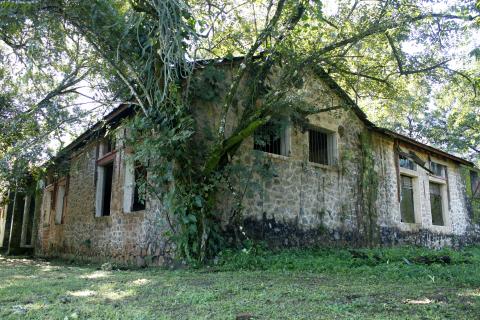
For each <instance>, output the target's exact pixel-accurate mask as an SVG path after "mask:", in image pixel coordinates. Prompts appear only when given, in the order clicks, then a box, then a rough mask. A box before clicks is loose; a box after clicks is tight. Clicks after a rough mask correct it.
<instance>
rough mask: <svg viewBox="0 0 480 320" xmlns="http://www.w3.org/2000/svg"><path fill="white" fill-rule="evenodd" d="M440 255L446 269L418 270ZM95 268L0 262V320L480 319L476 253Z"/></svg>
mask: <svg viewBox="0 0 480 320" xmlns="http://www.w3.org/2000/svg"><path fill="white" fill-rule="evenodd" d="M419 256H422V257H428V259H425V258H418V257H419ZM442 256H448V257H450V258H451V261H450V263H449V264H445V263H433V264H431V265H425V264H422V263H421V262H424V261H425V260H428V261H430V260H438V259H436V258H439V257H442ZM438 261H440V260H438ZM98 269H99V268H98V265H72V264H67V263H66V262H60V261H52V262H46V261H42V260H30V259H21V258H9V257H1V256H0V319H235V318H236V316H237V315H239V314H242V313H247V314H250V315H252V316H254V317H255V319H476V318H478V317H480V248H479V247H472V248H468V249H465V250H463V251H452V250H443V251H430V250H426V249H418V248H395V249H375V250H360V251H354V252H351V251H348V250H340V249H330V250H326V249H323V250H321V249H319V250H287V251H282V252H277V253H272V252H267V251H264V250H261V249H258V248H254V249H251V250H250V251H247V252H240V253H234V252H224V253H223V254H222V255H221V256H220V258H219V259H218V261H217V263H216V264H215V265H212V266H210V267H205V268H201V269H195V270H175V271H172V270H164V269H160V268H148V269H142V270H139V269H137V270H123V271H121V270H114V271H102V270H98Z"/></svg>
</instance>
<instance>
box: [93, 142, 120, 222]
mask: <svg viewBox="0 0 480 320" xmlns="http://www.w3.org/2000/svg"><path fill="white" fill-rule="evenodd" d="M115 143H116V140H115ZM107 144H108V141H106V140H103V141H102V142H101V143H100V145H99V155H98V159H97V162H98V161H101V160H102V158H106V157H107V156H111V155H112V154H114V153H116V146H114V149H113V150H112V151H110V152H108V153H107V152H106V150H107ZM113 157H115V156H113ZM110 163H112V165H113V172H112V191H111V194H110V212H109V214H108V215H106V214H105V212H103V198H104V193H105V183H106V180H105V178H106V177H105V174H106V172H105V166H106V165H110ZM114 175H115V159H113V160H112V162H108V163H104V164H97V181H96V188H95V217H97V218H99V217H105V216H110V215H111V211H112V210H111V205H112V199H113V192H114V190H113V189H114V185H113V182H114Z"/></svg>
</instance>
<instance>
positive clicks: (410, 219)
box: [400, 176, 415, 223]
mask: <svg viewBox="0 0 480 320" xmlns="http://www.w3.org/2000/svg"><path fill="white" fill-rule="evenodd" d="M400 177H401V188H402V190H401V197H400V212H401V218H402V222H405V223H415V207H414V199H413V179H412V178H410V177H407V176H400Z"/></svg>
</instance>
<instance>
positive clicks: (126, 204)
mask: <svg viewBox="0 0 480 320" xmlns="http://www.w3.org/2000/svg"><path fill="white" fill-rule="evenodd" d="M134 193H135V165H134V160H133V155H132V154H126V155H125V181H124V185H123V212H125V213H132V212H133V211H132V208H133V197H134Z"/></svg>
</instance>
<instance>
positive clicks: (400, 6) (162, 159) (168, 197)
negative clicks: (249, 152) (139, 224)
mask: <svg viewBox="0 0 480 320" xmlns="http://www.w3.org/2000/svg"><path fill="white" fill-rule="evenodd" d="M434 4H436V1H430V0H423V1H416V0H415V1H413V0H406V1H403V0H402V1H387V2H373V3H370V2H362V1H356V0H352V1H344V2H340V5H339V6H338V8H337V10H336V12H335V13H333V14H327V13H326V12H325V10H324V2H323V1H307V0H275V1H274V0H266V1H256V0H252V1H250V0H249V1H245V2H240V3H239V2H238V1H230V0H209V1H201V0H194V1H188V2H187V1H184V0H163V1H154V0H131V1H128V2H125V1H117V0H96V1H78V0H66V1H47V0H44V1H42V0H39V1H31V2H18V3H17V2H6V3H2V4H0V10H1V11H0V18H1V29H0V45H1V47H0V50H2V53H3V52H6V53H8V54H5V55H2V59H3V63H4V66H2V67H1V68H0V74H4V75H5V77H4V78H5V80H4V81H2V84H3V87H2V88H5V90H3V92H2V94H1V96H0V98H1V99H0V103H2V105H1V107H2V108H1V109H0V117H1V119H2V122H1V124H2V128H1V131H2V134H3V135H2V138H1V139H0V168H1V171H0V173H1V174H2V177H3V179H4V180H6V181H7V182H9V183H10V184H12V183H15V181H16V179H17V178H16V175H18V172H25V167H31V166H32V165H34V164H38V162H39V160H40V159H42V158H43V157H44V156H45V148H41V147H39V145H41V144H42V143H46V142H48V141H50V140H49V139H51V137H52V136H60V135H61V133H62V132H64V131H65V129H62V128H63V125H64V124H65V123H77V122H76V121H77V120H80V119H79V118H82V117H78V115H84V114H83V113H80V110H79V109H73V110H72V109H69V104H70V103H71V102H72V101H73V100H75V99H76V98H77V99H78V97H84V96H85V93H84V92H83V91H82V87H83V85H82V83H84V82H88V84H89V86H88V87H89V88H91V89H93V92H97V91H98V92H100V91H101V92H107V93H108V94H107V96H106V97H105V99H98V97H88V98H89V99H90V100H93V101H94V102H96V103H99V105H97V107H98V106H103V105H105V104H106V105H107V106H111V104H112V103H114V102H115V101H116V100H117V99H120V100H121V101H129V103H131V104H132V105H134V106H135V108H136V109H137V111H138V116H137V117H136V118H135V119H134V121H133V122H132V123H131V124H130V134H131V138H132V141H135V143H133V142H132V143H131V145H133V148H134V152H135V160H136V161H139V162H140V163H142V164H143V165H144V166H148V168H149V170H150V174H149V178H148V181H146V183H145V185H146V188H144V190H145V191H146V192H147V193H148V195H149V196H150V197H151V198H155V199H157V200H158V201H160V202H161V203H162V205H163V207H164V212H163V215H162V217H161V219H164V220H166V221H167V223H168V225H169V226H170V236H171V240H172V241H174V242H175V243H176V248H177V249H178V254H179V255H180V256H182V257H185V258H187V259H188V260H194V261H197V262H198V261H199V262H203V261H205V259H206V258H208V257H214V256H215V254H216V253H217V252H218V251H219V250H220V249H222V247H223V245H222V239H221V237H220V234H219V232H218V228H219V223H218V220H219V212H216V210H215V209H216V207H217V206H216V204H217V202H218V198H219V190H221V189H224V187H225V185H226V184H228V181H229V178H228V172H229V166H230V165H231V164H232V159H234V158H235V156H236V154H237V152H238V149H239V147H240V145H241V144H242V142H243V141H244V140H245V139H247V138H249V137H251V136H252V135H253V133H254V132H255V130H256V129H257V128H259V127H260V126H262V125H264V124H265V123H267V122H268V121H271V120H278V119H288V120H289V121H291V122H293V123H294V124H300V123H304V122H305V118H306V116H308V115H309V114H312V113H318V112H328V111H332V110H336V109H339V108H345V109H348V108H350V107H351V106H349V105H339V106H337V105H335V106H334V105H325V104H324V103H323V102H322V103H319V104H318V105H311V104H309V103H307V102H306V101H305V100H304V99H303V96H302V95H301V91H302V89H303V88H304V85H305V83H304V80H305V75H307V74H309V75H310V74H312V76H313V77H314V78H319V77H320V78H321V77H322V76H324V75H325V74H328V75H330V76H333V77H336V78H337V80H338V81H340V82H341V83H342V84H344V85H345V87H346V88H348V90H349V91H350V92H351V93H352V94H353V95H354V96H355V97H356V98H361V97H362V95H366V96H367V97H371V98H375V97H379V96H380V97H382V99H383V97H387V98H388V97H392V96H393V95H394V94H395V92H396V90H395V87H396V86H395V84H396V83H398V81H403V82H405V81H408V80H410V79H411V78H415V77H423V75H424V74H428V77H429V78H433V79H437V80H444V79H454V78H457V77H459V76H460V77H461V76H465V74H464V73H462V72H460V71H457V70H452V69H451V68H449V67H448V65H447V61H448V60H449V59H450V58H451V57H452V55H453V54H452V52H454V50H453V48H455V46H456V45H459V44H460V43H462V41H463V39H465V35H467V34H468V32H465V31H466V30H471V31H472V32H474V31H475V30H476V28H477V27H478V25H477V23H476V20H478V8H477V7H476V6H475V3H474V1H467V2H465V1H458V3H453V4H452V5H445V7H444V9H442V10H441V11H438V10H435V8H436V6H435V5H434ZM247 7H248V8H247ZM432 26H437V27H436V28H432ZM457 36H458V37H457ZM446 39H449V40H450V41H447V40H446ZM457 39H458V41H457ZM46 40H48V41H46ZM454 40H455V41H454ZM406 42H420V43H421V44H423V45H424V47H423V49H424V50H421V53H419V54H416V53H413V54H408V53H407V52H404V51H403V50H402V46H403V45H404V44H405V43H406ZM235 57H236V58H235ZM211 58H213V59H218V58H222V59H224V58H227V61H229V63H228V64H227V65H228V68H227V69H228V73H227V74H226V75H225V78H224V77H223V76H222V75H220V74H219V73H217V72H216V71H213V69H212V68H215V67H216V64H215V61H214V60H210V61H207V60H205V59H211ZM234 58H235V59H234ZM209 63H210V65H209ZM18 65H23V67H22V72H21V73H18V72H17V70H18V69H19V68H18V67H17V66H18ZM8 66H12V67H8ZM205 67H206V68H205ZM323 69H325V70H326V73H325V71H324V70H323ZM195 70H196V71H195ZM202 70H203V71H202ZM195 72H197V73H195ZM201 72H203V79H202V81H201V82H196V79H195V75H196V74H197V75H198V73H201ZM24 83H29V84H32V85H31V86H27V87H28V88H29V89H28V90H25V89H24V87H25V86H23V84H24ZM32 88H34V89H32ZM206 88H207V89H206ZM382 94H384V96H382ZM25 96H27V97H28V99H24V97H25ZM195 99H197V100H198V99H200V100H203V101H207V102H208V101H212V100H215V102H216V103H217V111H218V115H219V117H218V120H217V121H216V122H215V123H214V124H213V128H212V130H211V131H212V133H213V134H212V135H211V136H210V139H206V141H203V142H202V143H199V142H198V140H195V133H197V134H198V131H199V130H198V129H199V128H197V126H196V124H195V121H194V119H193V111H194V110H195V109H196V108H198V107H199V105H198V104H199V102H198V101H196V100H195ZM332 101H333V99H332ZM233 112H234V113H236V115H237V116H236V117H233V118H232V117H231V116H230V115H231V114H232V113H233ZM82 119H83V120H85V118H84V117H83V118H82ZM80 122H81V121H80ZM229 128H231V130H229ZM60 140H61V139H60ZM29 145H31V146H32V147H31V148H28V147H26V146H29ZM365 155H366V157H364V163H363V166H364V168H365V170H364V176H363V177H362V179H363V180H364V181H363V182H362V186H363V187H367V186H370V189H368V188H367V189H365V190H363V192H364V194H365V197H364V204H363V205H364V208H365V212H366V214H367V216H366V218H367V219H368V220H369V222H367V223H366V224H365V226H366V229H365V234H366V235H367V236H368V237H369V238H373V230H372V228H373V223H372V221H373V220H372V219H373V217H374V212H373V211H372V207H373V206H372V203H373V202H374V200H375V199H374V194H375V192H374V189H375V188H374V185H375V181H374V176H373V175H372V172H371V171H372V170H371V169H370V168H371V167H372V166H373V164H372V163H371V157H370V156H368V151H367V152H366V153H365ZM15 168H20V170H13V169H15ZM237 209H238V210H241V206H238V203H237ZM234 221H236V222H237V223H241V219H237V220H234Z"/></svg>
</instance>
